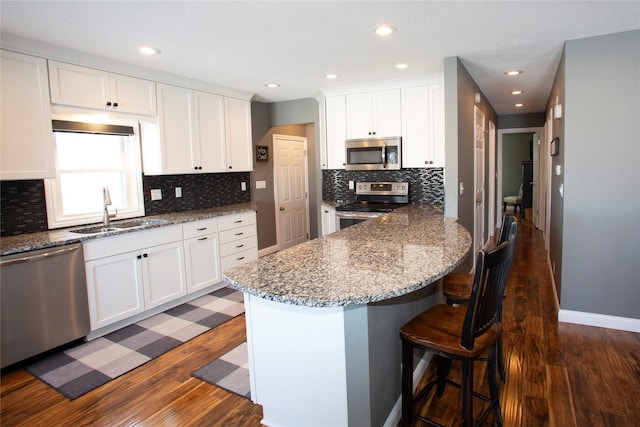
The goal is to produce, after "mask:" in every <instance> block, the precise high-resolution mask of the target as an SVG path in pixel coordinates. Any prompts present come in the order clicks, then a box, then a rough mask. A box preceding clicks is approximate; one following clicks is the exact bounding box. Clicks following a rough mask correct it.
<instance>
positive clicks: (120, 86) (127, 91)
mask: <svg viewBox="0 0 640 427" xmlns="http://www.w3.org/2000/svg"><path fill="white" fill-rule="evenodd" d="M109 90H110V101H111V102H112V105H113V103H114V102H116V103H117V104H118V105H117V107H114V109H115V110H117V111H120V112H123V113H135V114H145V115H149V116H155V115H156V114H157V108H156V84H155V82H152V81H149V80H143V79H136V78H134V77H128V76H121V75H119V74H109Z"/></svg>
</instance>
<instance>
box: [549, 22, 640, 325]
mask: <svg viewBox="0 0 640 427" xmlns="http://www.w3.org/2000/svg"><path fill="white" fill-rule="evenodd" d="M564 62H565V79H564V81H565V93H566V98H565V100H564V118H563V120H564V139H562V138H561V139H560V154H561V156H562V155H563V153H564V157H563V159H564V189H565V193H564V194H565V195H564V208H563V212H562V214H563V229H564V230H563V233H562V246H563V255H562V290H561V308H562V309H566V310H576V311H581V312H589V313H600V314H607V315H613V316H621V317H627V318H635V319H640V304H639V303H640V286H639V283H640V279H639V278H640V225H638V224H639V223H638V219H639V218H640V142H639V141H640V105H639V101H640V30H636V31H631V32H625V33H619V34H611V35H606V36H600V37H592V38H587V39H581V40H573V41H568V42H566V44H565V59H564ZM551 100H554V101H555V98H554V97H553V96H552V98H551ZM554 132H555V130H554ZM554 184H555V183H554ZM553 191H554V193H556V194H557V193H558V191H557V189H555V188H554V189H553ZM554 231H555V230H554Z"/></svg>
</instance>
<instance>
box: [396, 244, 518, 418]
mask: <svg viewBox="0 0 640 427" xmlns="http://www.w3.org/2000/svg"><path fill="white" fill-rule="evenodd" d="M514 250H515V242H514V241H512V240H511V241H510V240H508V241H506V242H504V243H502V244H500V245H499V246H498V247H497V248H495V249H493V250H492V251H490V252H485V251H479V252H478V255H477V259H476V272H475V274H474V281H473V290H472V292H471V298H470V299H469V303H468V304H467V306H466V307H464V306H457V307H454V306H451V305H447V304H437V305H435V306H434V307H432V308H430V309H429V310H427V311H425V312H423V313H421V314H419V315H418V316H416V317H414V318H413V319H412V320H410V321H409V322H407V323H406V324H405V325H403V326H402V327H401V328H400V338H401V340H402V426H403V427H404V426H409V425H410V423H411V418H412V417H413V418H417V419H419V420H421V421H424V422H426V423H428V424H430V425H434V426H439V425H440V424H438V423H436V422H434V421H432V420H429V419H427V418H425V417H423V416H420V415H418V414H416V413H415V412H414V411H413V409H412V406H413V404H414V403H415V401H417V400H419V399H420V398H422V397H424V396H425V395H426V394H427V393H428V392H429V391H430V390H431V389H432V388H433V387H434V386H436V385H437V394H438V396H442V394H443V393H444V389H445V386H446V385H447V384H452V385H455V386H457V387H459V388H461V390H462V425H463V426H464V427H468V426H471V425H472V423H473V420H472V417H473V401H472V400H473V397H474V396H476V397H480V398H481V399H483V400H485V401H487V402H489V407H488V408H487V409H486V410H485V411H484V412H483V414H482V416H481V417H480V419H479V423H482V422H483V421H484V419H485V418H486V417H487V415H489V413H490V412H491V410H493V413H494V420H495V423H496V425H499V426H501V425H502V413H501V411H500V399H499V396H498V381H497V378H496V364H497V359H496V354H497V342H498V338H499V337H500V334H501V323H500V322H499V321H498V315H499V309H500V301H501V300H502V295H503V294H504V288H505V286H506V283H507V277H508V275H509V270H510V268H511V260H512V259H513V253H514ZM414 348H422V349H427V350H431V351H432V352H433V353H434V355H436V356H437V358H436V363H437V367H436V368H437V369H436V370H437V375H436V378H435V379H433V380H432V381H431V382H429V383H428V384H427V385H426V386H425V387H424V388H423V389H422V390H421V391H420V392H418V393H417V394H416V397H415V399H414V393H413V349H414ZM487 350H488V352H489V357H488V361H489V363H488V369H487V371H488V375H489V390H490V396H489V397H487V396H485V395H481V394H480V393H476V392H474V390H473V364H474V361H475V360H477V359H479V358H480V356H481V355H482V354H483V353H485V352H486V351H487ZM451 360H461V361H462V384H457V383H454V382H453V381H451V380H449V379H448V378H447V377H448V374H449V370H450V367H451Z"/></svg>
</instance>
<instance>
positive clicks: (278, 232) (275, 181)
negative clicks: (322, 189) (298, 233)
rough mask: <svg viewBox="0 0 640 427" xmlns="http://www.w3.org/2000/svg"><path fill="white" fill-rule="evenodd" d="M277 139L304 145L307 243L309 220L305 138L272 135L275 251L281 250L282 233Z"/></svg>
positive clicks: (307, 163) (307, 165) (307, 162)
mask: <svg viewBox="0 0 640 427" xmlns="http://www.w3.org/2000/svg"><path fill="white" fill-rule="evenodd" d="M278 139H286V140H293V141H299V142H302V143H303V144H304V169H305V170H304V174H303V176H304V192H305V196H306V197H305V203H306V209H307V214H306V218H305V221H306V227H307V241H308V240H309V232H310V230H309V227H310V219H309V156H308V150H307V143H308V141H307V137H306V136H294V135H282V134H273V135H272V137H271V140H272V142H273V209H274V210H275V220H276V251H279V250H281V249H282V244H281V237H282V234H281V233H282V232H281V230H280V215H279V212H280V210H279V206H278V200H279V199H278V167H277V166H278V165H277V163H276V162H277V156H276V153H277V152H278V150H277V146H276V143H277V140H278Z"/></svg>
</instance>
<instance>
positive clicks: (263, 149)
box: [256, 145, 269, 162]
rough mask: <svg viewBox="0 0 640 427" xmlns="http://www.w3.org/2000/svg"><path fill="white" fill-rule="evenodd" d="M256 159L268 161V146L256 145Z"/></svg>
mask: <svg viewBox="0 0 640 427" xmlns="http://www.w3.org/2000/svg"><path fill="white" fill-rule="evenodd" d="M256 161H258V162H268V161H269V147H268V146H266V145H256Z"/></svg>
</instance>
